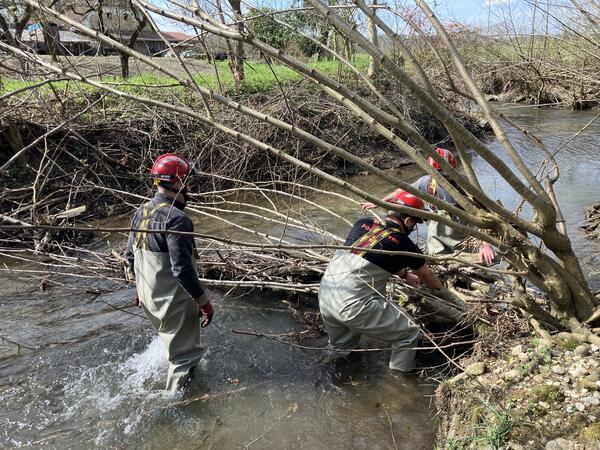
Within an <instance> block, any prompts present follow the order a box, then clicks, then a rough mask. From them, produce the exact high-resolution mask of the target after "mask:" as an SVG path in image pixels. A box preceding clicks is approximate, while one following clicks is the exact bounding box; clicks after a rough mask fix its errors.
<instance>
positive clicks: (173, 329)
mask: <svg viewBox="0 0 600 450" xmlns="http://www.w3.org/2000/svg"><path fill="white" fill-rule="evenodd" d="M190 172H191V168H190V164H189V163H188V162H187V161H186V160H185V159H184V158H182V157H180V156H178V155H176V154H173V153H167V154H164V155H162V156H160V157H158V158H157V159H156V161H155V162H154V165H153V166H152V170H151V172H150V177H151V178H152V179H153V180H154V185H155V186H156V190H157V191H156V193H155V195H154V198H153V199H152V200H150V201H149V202H148V203H145V204H144V205H142V206H141V207H140V208H139V209H138V210H137V211H136V213H135V214H134V216H133V220H132V222H131V228H132V229H134V230H140V231H132V232H131V233H130V235H129V240H128V242H127V249H126V250H125V255H124V256H125V259H126V260H127V263H128V266H129V271H130V274H131V275H133V276H134V278H135V283H136V289H137V297H136V303H137V304H139V305H140V306H141V307H142V308H143V309H144V312H145V313H146V316H147V317H148V319H150V322H151V323H152V326H153V327H154V329H155V330H156V331H157V332H158V335H159V337H160V339H161V341H162V343H163V345H164V346H165V349H166V351H167V359H168V360H169V370H168V374H167V383H166V389H167V391H169V392H176V391H178V390H180V389H183V388H185V387H186V386H188V385H189V383H190V381H191V378H192V375H193V372H194V369H195V368H196V365H197V363H198V361H199V360H200V358H201V356H202V348H201V347H200V327H206V326H208V325H209V324H210V322H211V320H212V318H213V315H214V310H213V307H212V304H211V302H210V300H209V298H208V295H207V293H206V291H205V290H204V288H203V287H202V285H201V284H200V281H199V280H198V272H197V269H196V265H195V261H194V253H195V247H194V238H193V236H191V235H186V234H177V232H184V233H191V232H193V231H194V225H193V223H192V221H191V219H190V218H189V217H188V216H187V214H186V213H185V212H184V208H185V205H186V202H187V196H186V194H187V190H186V182H187V180H188V177H189V175H190ZM146 230H148V231H153V233H145V232H144V231H146ZM156 231H168V232H175V233H161V232H156ZM200 320H201V322H200Z"/></svg>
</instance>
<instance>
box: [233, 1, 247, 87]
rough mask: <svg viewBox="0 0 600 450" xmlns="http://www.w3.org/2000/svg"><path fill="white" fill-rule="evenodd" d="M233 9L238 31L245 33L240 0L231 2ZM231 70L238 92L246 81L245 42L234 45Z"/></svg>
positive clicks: (236, 42)
mask: <svg viewBox="0 0 600 450" xmlns="http://www.w3.org/2000/svg"><path fill="white" fill-rule="evenodd" d="M229 4H230V5H231V9H232V10H233V14H234V17H235V20H236V22H237V23H236V26H235V27H236V29H237V31H238V32H239V33H240V34H243V32H244V22H243V20H244V17H243V16H242V6H241V1H240V0H229ZM229 68H230V69H231V73H232V74H233V80H234V83H235V90H236V91H238V90H239V88H240V84H241V82H242V81H244V42H243V41H235V43H233V45H232V52H231V55H230V58H229Z"/></svg>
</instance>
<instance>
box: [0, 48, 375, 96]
mask: <svg viewBox="0 0 600 450" xmlns="http://www.w3.org/2000/svg"><path fill="white" fill-rule="evenodd" d="M155 60H156V61H157V62H158V63H159V64H160V63H161V62H163V61H164V62H165V63H166V62H169V63H172V62H173V61H166V60H165V58H155ZM133 61H134V60H133V59H132V60H131V64H133ZM308 64H309V66H310V67H312V68H313V69H316V70H318V71H320V72H322V73H325V74H327V75H329V76H331V77H334V78H337V77H340V76H347V74H348V73H349V69H348V68H347V67H345V66H342V65H341V64H340V63H339V62H338V61H333V60H322V61H314V62H310V63H308ZM354 64H355V66H356V67H357V68H358V69H359V70H361V71H363V72H366V70H367V68H368V66H369V58H368V56H367V55H366V54H358V55H356V56H355V59H354ZM148 70H149V71H148V73H142V74H140V75H134V76H131V77H130V78H128V79H123V78H121V77H116V76H103V77H90V78H92V79H94V80H96V81H102V82H104V83H107V84H109V85H111V86H113V87H115V88H117V89H119V90H122V91H124V92H127V93H133V94H148V93H149V92H154V93H156V91H157V90H160V89H165V88H168V89H169V92H170V93H183V92H184V90H185V88H184V87H183V86H181V85H178V86H174V85H176V84H177V81H176V80H175V79H174V78H171V77H168V76H165V75H163V74H162V73H160V72H157V71H156V70H155V69H152V68H150V67H148ZM131 71H132V72H133V68H132V70H131ZM197 72H198V71H197ZM215 72H216V73H215ZM192 73H194V72H193V71H192ZM244 73H245V80H244V81H243V82H242V83H241V86H240V93H243V94H251V93H256V92H268V91H271V90H273V89H276V88H277V86H278V84H279V83H282V84H285V83H290V82H294V81H298V80H300V79H302V77H303V76H302V75H300V74H298V73H296V72H295V71H294V70H292V69H290V68H288V67H286V66H282V65H279V64H267V63H265V62H256V61H246V62H245V67H244ZM180 77H181V78H183V79H185V78H187V77H186V76H185V75H180ZM194 80H195V81H196V82H197V83H198V84H199V85H200V86H203V87H206V88H208V89H212V90H215V91H222V92H232V91H233V90H234V81H233V76H232V74H231V71H230V70H229V63H228V62H227V61H217V62H216V63H215V65H214V66H212V65H210V66H209V65H207V68H206V69H204V70H203V71H202V73H197V74H195V75H194ZM41 81H43V80H42V79H32V80H16V79H12V78H10V77H7V76H6V75H0V94H3V93H9V92H12V91H15V90H18V89H21V88H24V87H28V86H31V85H35V84H37V83H39V82H41ZM51 84H52V86H50V83H48V84H44V85H42V86H40V87H39V88H36V89H37V90H39V91H41V92H52V90H53V89H54V90H56V91H57V92H65V93H69V92H88V93H90V92H94V91H96V88H95V87H92V86H90V85H88V84H85V83H81V82H78V81H72V80H65V81H56V82H52V83H51Z"/></svg>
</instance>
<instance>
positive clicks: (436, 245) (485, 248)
mask: <svg viewBox="0 0 600 450" xmlns="http://www.w3.org/2000/svg"><path fill="white" fill-rule="evenodd" d="M436 151H437V153H438V154H439V155H440V156H441V157H442V158H444V159H445V160H446V161H448V164H450V165H451V166H452V167H454V168H455V167H456V158H454V155H453V154H452V152H450V150H447V149H444V148H436ZM428 163H429V165H430V166H431V167H433V168H434V169H436V170H438V171H440V172H441V174H442V175H444V173H443V171H442V168H441V166H440V164H438V163H437V162H436V161H435V160H434V159H433V158H432V157H429V159H428ZM448 181H449V182H450V183H452V184H453V185H454V187H456V188H457V189H458V190H462V189H461V188H460V186H458V185H456V184H455V182H454V181H452V180H448ZM412 185H413V187H415V188H417V189H419V190H420V191H421V192H426V193H428V194H431V195H434V196H436V197H438V198H439V199H441V200H443V201H445V202H447V203H450V204H451V205H455V206H456V200H454V198H452V196H451V195H450V194H448V193H447V192H446V191H445V190H444V189H443V188H442V187H441V186H438V184H437V182H436V180H435V179H434V178H433V177H432V176H431V175H424V176H422V177H421V178H419V179H418V180H417V181H415V182H414V183H412ZM403 192H404V191H403V190H402V189H396V190H395V191H393V192H390V193H389V194H388V195H386V196H385V197H384V199H383V200H384V201H387V202H395V201H396V200H397V198H398V197H399V196H400V195H402V193H403ZM362 207H363V208H364V209H373V208H376V207H377V205H375V204H374V203H370V202H367V203H363V204H362ZM428 207H429V209H430V210H431V211H432V212H435V213H436V214H440V215H446V216H448V213H447V212H446V211H443V210H440V209H438V208H436V207H435V206H434V205H431V204H428ZM449 218H451V219H452V220H454V221H455V222H459V221H458V219H457V218H455V217H449ZM459 223H460V222H459ZM467 237H468V236H466V235H464V234H462V233H461V232H459V231H457V230H455V229H453V228H451V227H449V226H448V225H444V224H442V223H440V222H436V221H434V220H430V221H429V224H428V225H427V253H428V254H430V255H441V254H451V253H454V252H455V251H457V250H459V249H460V246H461V244H463V243H464V242H465V240H466V239H467ZM478 256H479V258H478V259H479V262H480V263H486V264H492V263H493V262H494V257H495V254H494V250H493V249H492V247H491V245H490V244H488V243H487V242H481V244H480V246H479V252H478Z"/></svg>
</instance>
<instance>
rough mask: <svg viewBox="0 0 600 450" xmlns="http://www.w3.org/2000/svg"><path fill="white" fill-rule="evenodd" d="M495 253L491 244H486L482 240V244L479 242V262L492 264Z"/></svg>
mask: <svg viewBox="0 0 600 450" xmlns="http://www.w3.org/2000/svg"><path fill="white" fill-rule="evenodd" d="M495 256H496V255H495V254H494V249H493V248H492V246H491V245H490V244H488V243H487V242H484V243H483V244H481V248H480V249H479V262H480V263H482V264H483V263H486V264H488V265H489V264H492V263H493V262H494V257H495Z"/></svg>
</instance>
